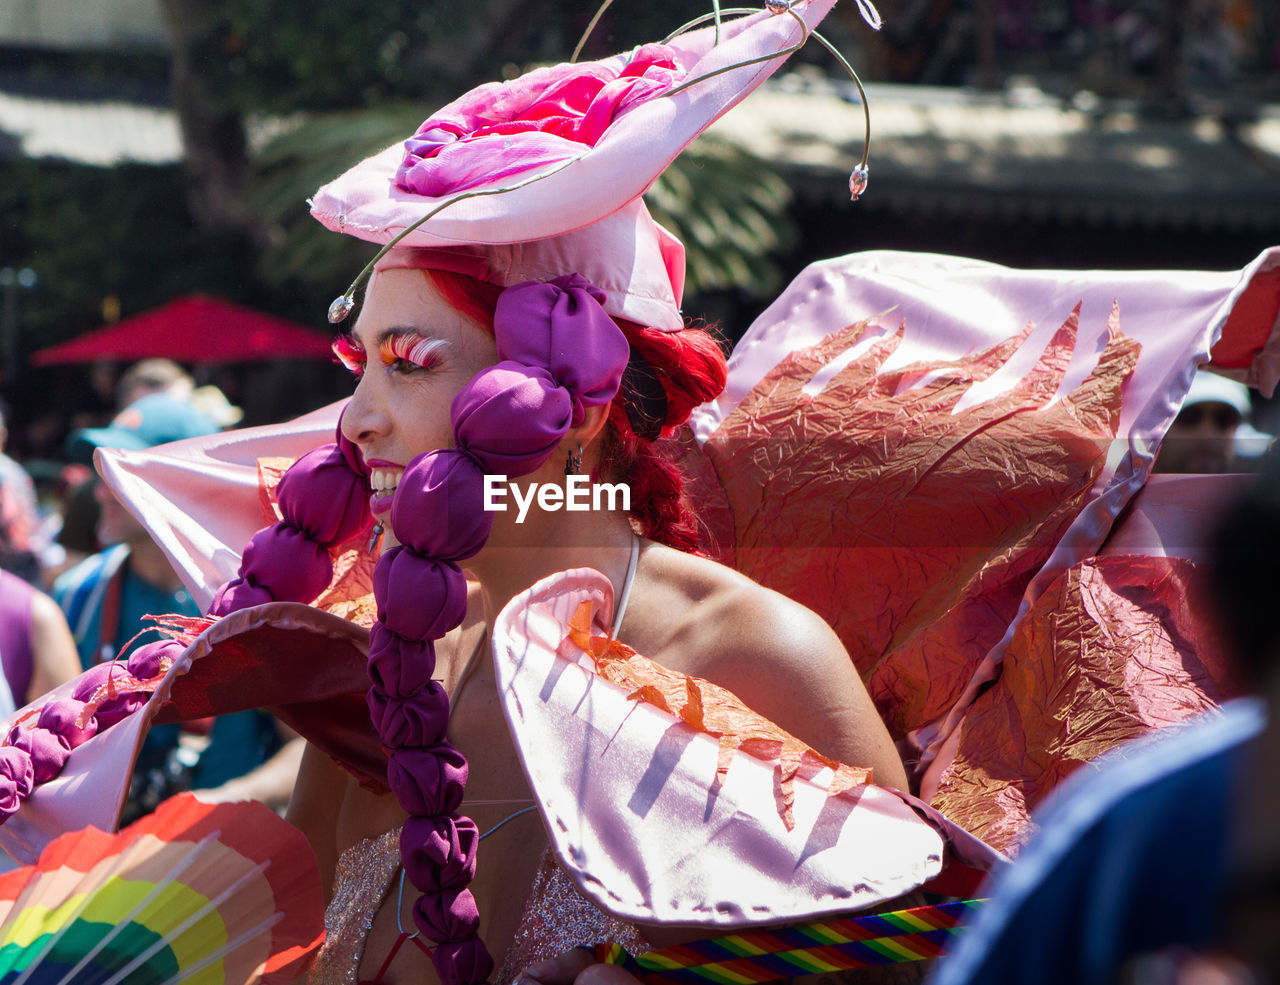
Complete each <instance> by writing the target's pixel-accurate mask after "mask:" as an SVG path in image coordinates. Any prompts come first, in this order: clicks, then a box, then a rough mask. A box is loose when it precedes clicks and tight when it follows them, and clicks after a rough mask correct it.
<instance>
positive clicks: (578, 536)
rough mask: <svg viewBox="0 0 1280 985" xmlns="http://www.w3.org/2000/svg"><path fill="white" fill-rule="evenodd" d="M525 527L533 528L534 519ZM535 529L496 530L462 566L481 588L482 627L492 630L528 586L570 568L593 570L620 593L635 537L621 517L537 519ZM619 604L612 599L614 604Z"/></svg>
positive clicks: (588, 515) (555, 516)
mask: <svg viewBox="0 0 1280 985" xmlns="http://www.w3.org/2000/svg"><path fill="white" fill-rule="evenodd" d="M529 520H530V521H531V522H530V523H529V524H526V526H529V527H533V523H532V521H533V520H534V518H533V517H530V518H529ZM537 520H538V523H537V527H536V529H529V530H524V529H521V528H516V527H515V526H514V525H513V524H506V525H504V529H502V530H498V529H496V527H497V525H496V524H495V535H496V536H491V537H490V541H489V544H488V545H487V546H486V547H485V549H484V550H483V551H481V552H480V553H479V554H478V555H477V556H476V557H475V558H473V559H471V560H470V561H468V562H466V567H467V569H468V572H469V574H470V576H471V577H472V578H474V579H475V580H476V581H477V582H478V583H479V585H480V590H481V594H482V597H483V599H484V616H485V622H487V623H488V624H489V626H490V627H492V626H493V623H494V621H495V620H496V619H497V618H498V613H500V612H501V611H502V609H503V608H504V607H505V606H506V604H507V603H508V602H510V601H511V600H512V599H513V598H515V597H516V596H517V595H519V594H520V593H521V592H523V591H525V590H526V589H528V588H529V587H530V586H531V585H533V584H535V583H536V582H538V581H540V580H542V579H543V578H546V577H548V576H549V575H552V574H555V573H556V572H559V571H568V570H569V569H571V568H595V569H596V570H597V571H599V572H600V573H601V574H603V575H604V576H605V577H606V578H608V579H609V581H610V582H611V583H612V585H613V587H614V591H615V592H620V591H621V590H622V586H623V584H624V582H625V581H626V575H627V566H628V564H629V562H630V559H631V543H632V538H633V534H632V531H631V521H630V519H629V518H628V517H627V515H626V514H625V513H621V512H600V513H590V512H587V513H572V514H567V515H566V514H564V513H556V514H546V513H544V514H541V515H540V516H539V517H538V518H537ZM616 601H617V600H616V599H615V602H616Z"/></svg>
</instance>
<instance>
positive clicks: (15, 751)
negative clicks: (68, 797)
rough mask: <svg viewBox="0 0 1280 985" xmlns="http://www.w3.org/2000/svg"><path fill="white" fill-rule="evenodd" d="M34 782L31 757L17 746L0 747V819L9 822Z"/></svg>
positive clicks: (29, 792)
mask: <svg viewBox="0 0 1280 985" xmlns="http://www.w3.org/2000/svg"><path fill="white" fill-rule="evenodd" d="M34 781H35V769H34V767H33V766H32V765H31V756H30V755H28V754H27V752H26V751H25V750H23V749H19V748H17V747H16V746H0V818H3V820H8V819H9V818H10V817H11V816H12V815H13V814H14V813H15V812H16V811H17V810H18V807H19V806H20V805H21V804H22V802H23V801H24V800H26V799H27V797H28V796H30V794H31V787H32V784H33V783H34ZM0 823H3V821H0Z"/></svg>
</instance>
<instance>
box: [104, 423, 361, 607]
mask: <svg viewBox="0 0 1280 985" xmlns="http://www.w3.org/2000/svg"><path fill="white" fill-rule="evenodd" d="M344 405H345V401H344V402H341V403H336V404H330V405H329V406H328V407H322V408H321V409H320V410H317V411H313V412H312V413H310V414H306V415H304V416H303V417H299V418H297V419H296V420H294V421H290V422H288V423H287V424H276V425H269V426H266V427H257V428H244V429H242V430H239V431H224V432H222V433H220V434H214V435H210V436H208V437H204V438H192V439H189V440H187V441H175V442H173V443H172V444H167V445H160V446H159V447H156V448H148V449H146V450H145V451H123V450H120V449H109V448H103V449H100V450H99V451H98V453H97V455H96V462H97V466H98V470H99V472H100V473H101V474H102V477H103V478H104V479H105V480H106V481H107V484H108V485H109V486H111V488H112V489H114V490H115V492H116V495H117V496H118V497H119V498H120V501H121V502H122V503H123V504H124V505H125V507H126V508H127V509H128V510H129V512H130V513H132V514H133V515H134V516H135V517H137V519H138V522H140V523H141V524H142V525H143V527H145V528H146V530H147V533H149V534H150V535H151V538H152V539H153V540H154V541H155V542H156V543H157V544H159V545H160V547H161V548H162V549H163V550H164V552H165V555H166V556H167V557H168V558H169V562H170V563H171V564H172V565H173V568H174V570H175V571H176V572H177V573H178V576H179V577H180V578H181V579H182V581H183V584H185V585H186V586H187V589H188V591H190V592H191V597H192V598H193V599H195V601H196V603H197V604H198V605H199V606H200V609H201V611H205V610H207V609H208V608H209V603H210V602H212V601H213V596H214V593H215V592H217V590H218V589H219V588H220V587H221V586H222V585H223V584H225V583H226V582H228V581H230V580H231V579H232V578H234V577H235V576H236V573H237V571H238V570H239V567H240V553H241V552H242V551H243V550H244V545H245V544H247V543H248V542H249V538H250V537H252V536H253V535H254V534H256V533H257V532H258V531H259V530H261V529H262V528H263V527H264V526H266V525H267V524H268V523H274V522H275V519H276V518H275V517H271V518H270V519H268V517H267V516H266V515H265V512H264V505H263V500H262V483H261V479H260V477H259V468H258V463H259V461H260V460H262V459H266V458H287V459H295V458H297V457H299V456H300V455H302V454H304V453H306V452H308V451H310V450H311V449H312V448H315V447H317V446H319V445H323V444H325V443H326V442H328V441H332V440H333V433H334V429H335V428H336V427H337V425H338V416H339V414H340V413H341V412H342V407H343V406H344Z"/></svg>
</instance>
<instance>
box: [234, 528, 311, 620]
mask: <svg viewBox="0 0 1280 985" xmlns="http://www.w3.org/2000/svg"><path fill="white" fill-rule="evenodd" d="M240 572H241V574H242V575H243V576H244V578H245V580H246V581H248V582H249V583H250V584H254V585H258V586H261V587H262V588H263V589H264V590H265V591H267V592H268V593H270V595H271V596H272V598H273V599H274V600H275V601H277V602H310V601H311V600H312V599H314V598H315V597H316V596H317V595H319V594H320V593H321V592H323V591H324V590H325V589H326V588H328V587H329V582H330V581H331V580H332V578H333V561H332V559H331V558H330V557H329V552H328V550H326V548H325V547H324V545H323V544H319V543H317V542H316V541H314V540H312V539H311V538H310V537H308V536H307V535H306V534H305V533H303V532H302V531H301V530H299V529H298V528H297V527H292V526H290V525H289V524H287V523H277V524H276V525H275V526H274V527H267V528H265V529H264V530H259V531H258V532H257V533H256V534H254V535H253V538H252V539H251V540H250V541H249V543H248V545H247V546H246V547H245V549H244V557H243V558H242V560H241V562H240Z"/></svg>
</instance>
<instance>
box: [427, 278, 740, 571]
mask: <svg viewBox="0 0 1280 985" xmlns="http://www.w3.org/2000/svg"><path fill="white" fill-rule="evenodd" d="M423 273H425V274H426V275H427V276H428V277H429V278H430V279H431V282H432V283H433V284H434V285H435V286H436V288H438V289H439V291H440V293H441V295H443V297H444V299H445V301H446V302H447V303H448V304H449V306H450V307H452V308H453V309H454V310H456V311H458V312H460V313H462V314H463V315H465V316H467V317H469V318H472V319H474V320H475V321H476V322H478V323H479V324H481V325H483V326H485V327H486V328H488V329H489V330H490V331H492V329H493V315H494V312H495V311H496V310H497V306H498V296H499V295H500V294H501V293H502V291H503V288H501V287H499V286H498V285H496V284H489V283H486V282H484V281H481V280H477V279H476V278H474V277H467V276H465V275H464V274H457V273H453V272H452V271H446V270H424V271H423ZM614 322H615V323H616V324H617V325H618V327H619V328H620V329H622V334H623V335H625V336H626V339H627V342H628V343H630V345H631V352H632V360H633V361H635V360H636V359H637V358H639V359H640V360H642V361H643V362H644V364H645V368H646V369H647V370H648V371H650V372H651V374H652V376H653V377H654V378H656V380H657V382H658V383H659V384H660V385H661V387H662V391H663V395H664V396H665V398H666V413H665V416H664V417H663V419H662V421H661V434H662V436H663V437H669V436H670V435H671V434H672V432H674V430H675V429H676V428H677V427H679V426H680V425H681V424H683V423H684V422H685V421H686V420H688V419H689V415H690V414H691V413H692V412H693V409H694V408H695V407H697V406H698V405H699V404H702V403H705V402H706V401H708V400H711V399H712V398H714V397H716V396H718V395H719V394H720V392H721V391H722V390H723V389H724V385H725V379H726V376H727V369H726V366H725V357H724V351H723V350H722V349H721V348H720V345H719V343H717V342H716V340H715V338H713V337H712V336H711V335H710V334H709V333H708V332H705V331H703V330H702V329H696V328H687V329H685V330H683V331H680V332H660V331H658V330H657V329H654V328H646V327H645V326H643V325H638V324H636V323H634V322H630V321H626V320H624V319H620V318H615V319H614ZM655 423H656V422H655ZM609 425H610V427H609V429H608V431H607V432H606V435H605V442H604V450H603V453H602V455H601V459H600V470H601V471H602V472H604V473H606V474H608V475H610V476H611V477H613V478H614V479H616V480H618V481H622V482H626V483H627V485H628V486H629V487H630V488H631V517H632V519H633V520H635V521H636V523H637V524H639V526H640V532H641V534H643V535H644V536H645V537H648V538H650V539H651V540H656V541H659V542H660V543H663V544H667V545H668V546H670V547H675V548H677V549H679V550H682V551H689V552H693V553H701V552H700V550H699V543H698V539H699V538H698V524H697V515H696V514H695V513H694V511H693V508H692V506H691V505H690V503H689V501H688V499H687V498H686V497H685V496H684V495H683V490H684V477H683V476H682V475H681V474H680V470H679V468H678V467H677V466H676V465H675V463H674V462H672V461H671V460H670V459H669V458H668V457H667V456H666V455H665V454H663V451H662V448H661V446H660V445H659V444H657V443H655V442H653V441H649V440H646V439H645V438H643V437H640V436H639V435H637V434H636V433H635V431H634V429H633V428H632V425H631V419H630V417H629V416H628V413H627V407H626V405H625V401H624V398H623V395H622V394H621V393H620V394H619V395H618V396H617V397H615V398H614V400H613V405H612V406H611V407H610V409H609Z"/></svg>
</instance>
